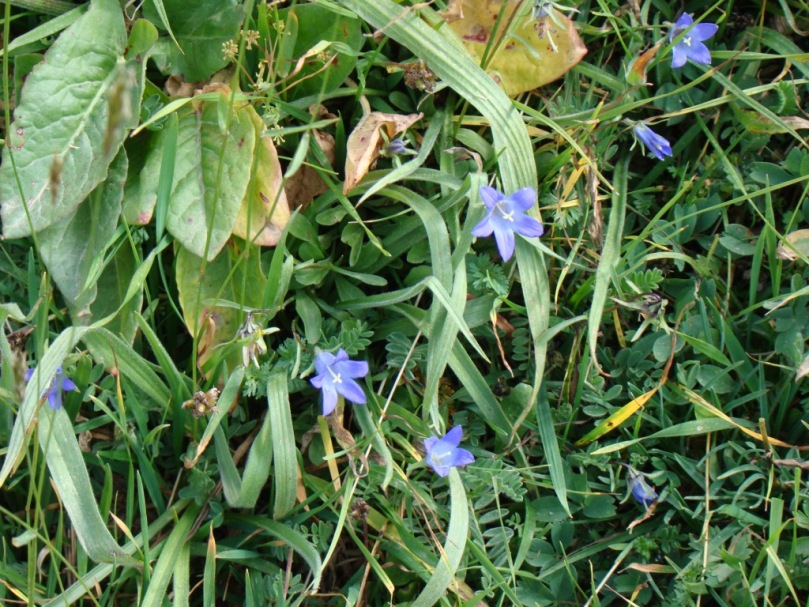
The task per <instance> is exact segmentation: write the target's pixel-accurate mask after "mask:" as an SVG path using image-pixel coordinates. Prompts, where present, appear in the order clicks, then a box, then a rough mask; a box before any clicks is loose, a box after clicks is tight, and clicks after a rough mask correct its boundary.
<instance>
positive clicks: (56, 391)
mask: <svg viewBox="0 0 809 607" xmlns="http://www.w3.org/2000/svg"><path fill="white" fill-rule="evenodd" d="M33 374H34V370H33V369H28V370H27V371H26V372H25V381H31V376H32V375H33ZM78 389H79V388H78V387H77V386H76V384H74V383H73V380H71V379H70V378H69V377H68V376H67V375H65V374H64V373H63V372H62V365H59V366H58V367H57V368H56V375H54V376H53V379H52V380H51V383H50V385H49V386H48V387H47V388H46V389H45V390H43V391H42V394H40V395H39V397H40V398H45V397H46V396H47V398H48V405H49V406H50V408H51V409H53V410H54V411H58V410H59V409H61V408H62V392H67V391H71V390H78Z"/></svg>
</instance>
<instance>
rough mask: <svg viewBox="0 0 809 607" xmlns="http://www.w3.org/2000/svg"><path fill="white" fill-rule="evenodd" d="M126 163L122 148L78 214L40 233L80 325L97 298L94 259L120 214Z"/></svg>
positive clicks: (56, 278) (43, 248) (45, 258)
mask: <svg viewBox="0 0 809 607" xmlns="http://www.w3.org/2000/svg"><path fill="white" fill-rule="evenodd" d="M127 164H128V163H127V159H126V152H125V151H124V149H123V148H121V151H120V152H119V153H118V156H117V157H116V159H115V161H114V162H113V163H112V165H111V166H110V175H109V178H108V179H107V181H106V182H104V184H103V185H102V186H100V187H99V188H97V189H96V190H95V191H94V192H93V193H92V194H91V195H90V196H89V197H88V198H87V200H85V201H84V202H83V203H81V204H80V205H79V208H78V209H76V212H75V213H72V214H71V215H69V216H68V217H66V218H65V219H63V220H61V221H59V222H57V223H55V224H54V225H52V226H51V227H49V228H46V229H45V230H43V231H42V232H40V234H39V243H40V252H41V253H42V259H43V261H44V262H45V265H46V266H47V268H48V271H49V272H50V273H51V276H52V277H53V281H54V282H55V283H56V286H58V287H59V290H60V291H61V292H62V295H63V296H64V298H65V300H66V301H67V303H68V306H70V309H71V313H72V316H73V318H74V320H76V321H77V322H80V323H81V324H87V323H88V321H89V320H90V318H89V315H87V314H85V313H84V312H85V311H86V308H87V307H88V306H89V305H90V304H91V303H93V302H94V301H95V298H96V292H97V289H96V281H95V280H93V281H90V282H89V284H88V279H90V276H91V272H92V271H93V269H94V262H96V261H97V260H99V259H100V258H101V257H102V256H103V254H104V251H105V250H106V248H107V246H108V244H109V241H110V239H111V238H112V236H113V234H114V233H115V228H116V226H117V224H118V217H119V215H120V214H121V200H122V198H123V185H124V181H125V180H126V171H127Z"/></svg>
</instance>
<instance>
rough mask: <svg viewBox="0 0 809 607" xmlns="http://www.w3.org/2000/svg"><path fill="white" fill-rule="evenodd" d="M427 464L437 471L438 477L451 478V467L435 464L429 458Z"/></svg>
mask: <svg viewBox="0 0 809 607" xmlns="http://www.w3.org/2000/svg"><path fill="white" fill-rule="evenodd" d="M427 463H428V464H429V465H430V467H431V468H432V469H433V470H434V471H435V473H436V474H437V475H438V476H441V477H445V476H449V471H450V469H451V468H450V467H449V466H438V465H436V464H435V463H433V462H431V461H430V460H429V458H428V459H427Z"/></svg>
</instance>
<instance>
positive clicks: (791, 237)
mask: <svg viewBox="0 0 809 607" xmlns="http://www.w3.org/2000/svg"><path fill="white" fill-rule="evenodd" d="M801 255H803V256H804V257H809V230H796V231H794V232H790V233H789V234H787V235H786V237H785V238H784V242H782V243H781V244H779V245H778V248H777V249H776V250H775V256H776V257H777V258H778V259H784V260H786V261H795V260H796V259H799V258H800V257H801Z"/></svg>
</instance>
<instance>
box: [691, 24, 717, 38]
mask: <svg viewBox="0 0 809 607" xmlns="http://www.w3.org/2000/svg"><path fill="white" fill-rule="evenodd" d="M717 30H719V26H718V25H717V24H716V23H699V24H698V25H695V26H694V27H693V28H692V29H691V32H690V34H689V35H691V36H693V37H694V38H695V39H696V40H699V41H702V40H708V39H709V38H713V36H714V34H715V33H716V32H717Z"/></svg>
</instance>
